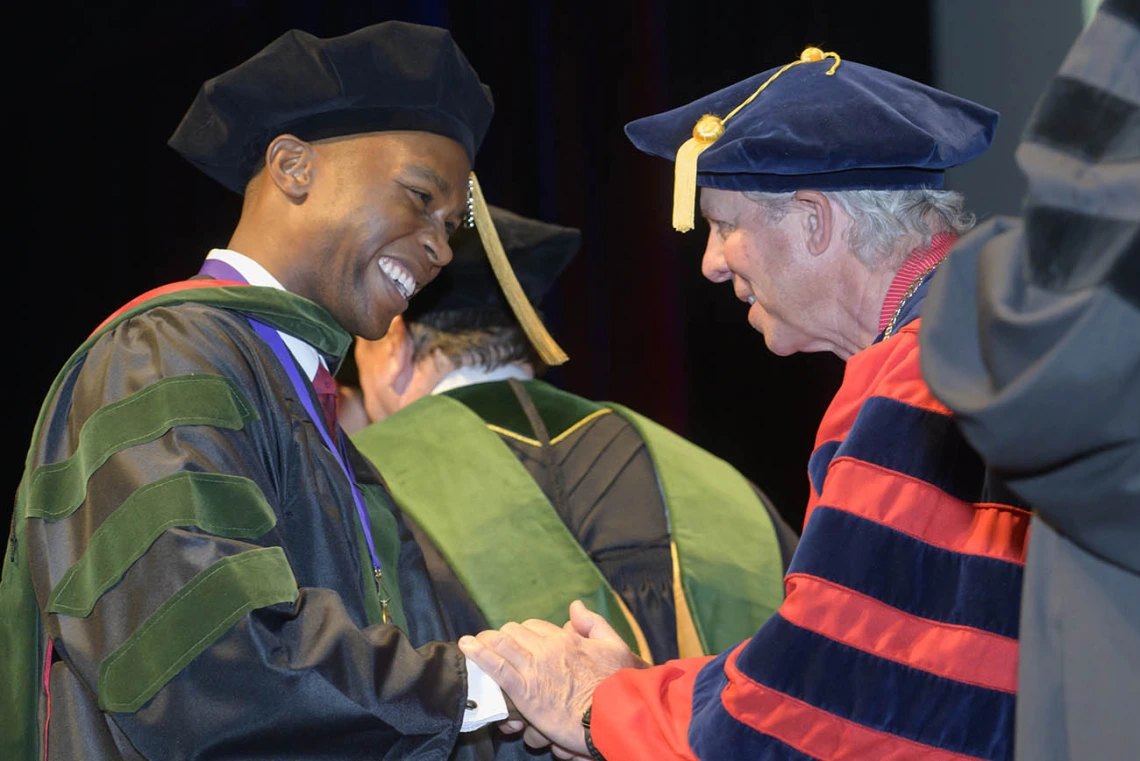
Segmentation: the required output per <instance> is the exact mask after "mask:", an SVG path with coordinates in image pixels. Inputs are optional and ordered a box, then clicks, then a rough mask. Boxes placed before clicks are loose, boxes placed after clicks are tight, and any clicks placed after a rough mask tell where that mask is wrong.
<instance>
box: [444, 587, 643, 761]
mask: <svg viewBox="0 0 1140 761" xmlns="http://www.w3.org/2000/svg"><path fill="white" fill-rule="evenodd" d="M459 649H460V650H462V651H463V653H464V655H466V656H467V657H468V658H470V659H471V660H473V661H475V663H477V664H479V667H480V668H482V669H483V670H484V671H485V672H487V674H489V675H490V676H491V678H492V679H494V680H495V681H496V682H497V683H498V684H499V686H500V687H502V689H503V692H505V693H506V694H507V695H508V696H509V697H510V699H511V700H512V701H513V702H514V704H515V706H516V707H517V708H518V709H519V711H521V712H522V715H523V716H524V717H525V718H526V720H527V721H528V722H529V723H530V725H531V726H530V727H527V729H526V731H525V733H524V735H523V738H524V740H525V741H526V743H527V745H530V746H532V747H543V746H545V745H547V744H550V743H553V744H554V746H555V752H556V755H558V756H559V757H562V758H565V757H567V755H569V754H577V755H582V756H587V755H588V751H587V750H586V742H585V733H584V731H583V729H582V714H583V713H585V711H586V709H587V708H588V707H589V706H590V701H591V699H592V698H593V694H594V688H595V687H597V686H598V684H600V683H601V682H602V680H603V679H605V678H606V677H608V676H609V675H611V674H613V673H614V672H616V671H618V670H620V669H623V668H644V667H645V666H647V665H648V664H646V663H645V662H644V661H642V660H641V659H640V658H638V657H637V656H636V655H635V654H634V653H633V651H632V650H630V649H629V648H628V647H627V646H626V644H625V642H623V641H622V639H621V637H619V636H618V634H617V632H615V631H614V630H613V628H612V627H611V626H610V625H609V623H607V622H606V620H605V619H604V618H603V617H601V616H599V615H598V614H596V613H591V612H590V611H589V610H588V609H587V608H586V606H585V605H583V604H582V603H581V602H580V601H575V602H574V603H573V604H572V605H571V606H570V622H569V623H568V624H567V626H566V627H558V626H555V625H554V624H552V623H549V622H547V621H538V620H530V621H526V622H524V623H522V624H515V623H509V624H507V625H505V626H504V627H503V628H502V629H501V630H499V631H493V630H492V631H485V632H482V633H481V634H479V636H478V637H463V638H462V639H460V640H459ZM515 726H517V725H515Z"/></svg>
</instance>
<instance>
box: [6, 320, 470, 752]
mask: <svg viewBox="0 0 1140 761" xmlns="http://www.w3.org/2000/svg"><path fill="white" fill-rule="evenodd" d="M195 373H211V374H215V375H221V376H224V377H227V378H229V379H231V380H233V381H234V382H235V383H236V385H237V387H238V388H240V389H241V392H242V393H243V394H244V396H245V398H246V400H247V401H248V402H249V404H250V405H251V406H252V408H253V409H254V410H255V411H256V413H257V419H255V420H252V421H251V422H249V423H247V424H246V425H245V427H244V428H242V429H241V430H228V429H224V428H220V427H213V426H209V425H180V424H178V423H177V421H173V422H174V424H173V426H172V427H170V429H169V430H167V431H166V432H165V433H164V434H162V435H161V436H159V437H157V438H155V439H153V440H150V441H145V442H142V443H139V444H136V445H134V446H130V447H127V448H126V449H123V450H121V451H118V452H116V453H114V454H112V455H111V456H110V457H109V459H107V461H106V462H105V463H104V464H103V465H102V466H100V467H99V468H98V469H96V470H95V471H94V472H93V473H92V474H91V476H90V478H89V479H88V482H87V486H86V489H87V491H86V498H85V499H84V501H83V503H82V505H81V506H80V508H79V509H78V510H77V511H76V512H75V513H74V514H73V515H71V516H70V517H68V518H66V519H63V520H59V521H54V522H52V521H43V520H38V519H32V520H30V521H29V530H28V545H29V546H28V549H27V552H28V553H29V558H30V565H31V570H32V576H33V584H34V587H35V591H36V597H37V600H38V602H39V606H40V610H41V620H42V621H43V625H44V627H45V630H46V632H47V634H48V636H50V637H51V638H52V640H53V642H54V644H55V648H56V653H57V658H56V662H55V664H54V665H53V666H52V669H51V686H52V692H53V710H52V715H51V722H50V730H49V756H50V757H51V758H59V759H64V758H69V759H70V758H74V759H78V758H116V757H122V758H149V759H170V760H174V759H239V758H240V759H258V758H265V759H269V758H273V759H301V758H305V759H322V758H327V759H334V758H336V759H355V758H360V759H365V758H367V759H395V758H424V759H441V760H442V759H446V758H447V757H448V756H449V754H451V752H452V750H453V746H454V745H455V743H456V739H457V735H458V729H459V719H460V717H461V715H462V713H463V705H464V701H465V698H466V670H465V666H464V658H463V656H462V654H461V653H460V652H459V651H458V649H457V648H455V647H454V645H452V644H445V643H441V642H430V641H429V639H431V638H434V637H436V636H438V635H441V634H443V633H444V629H443V625H442V623H441V621H440V617H439V613H438V610H437V609H436V602H435V599H434V595H433V594H432V593H431V589H430V584H429V583H428V581H427V577H426V575H425V573H424V570H423V563H422V558H421V557H420V555H419V551H418V549H416V548H415V547H414V545H411V544H410V543H405V545H404V547H403V549H402V550H401V552H400V562H399V567H400V575H401V580H400V590H401V593H402V597H403V606H404V608H405V610H406V611H407V619H408V628H409V629H410V630H412V634H413V636H414V637H415V640H416V642H417V644H418V645H419V646H418V647H416V646H414V645H413V642H412V641H410V640H409V637H408V636H407V634H406V633H405V632H402V631H401V630H400V629H398V628H397V627H396V626H392V625H369V624H368V620H367V614H366V604H365V597H364V596H365V595H366V594H372V593H374V592H373V590H370V589H368V588H366V587H365V585H364V584H363V583H362V582H363V579H364V578H366V577H365V576H364V575H363V571H364V569H363V568H362V566H361V560H360V557H361V554H360V548H359V547H358V546H357V539H356V533H355V532H356V531H357V528H356V523H355V522H356V521H357V516H356V514H355V510H354V506H353V500H352V496H351V492H350V489H349V486H348V483H347V481H346V479H345V478H344V475H343V473H342V472H341V471H340V469H339V466H338V464H337V463H336V461H335V459H334V458H333V457H332V455H331V453H329V452H328V451H327V449H326V448H325V447H324V445H323V443H322V442H321V440H320V437H319V433H318V431H317V429H316V428H315V427H314V425H313V424H312V422H311V421H310V420H308V418H307V416H306V415H305V413H304V411H303V408H302V407H301V406H300V404H299V402H298V400H297V399H296V398H295V393H294V391H293V389H292V387H291V386H290V384H289V381H288V378H287V376H286V375H285V374H284V372H283V371H282V369H281V368H280V366H279V365H278V364H277V362H276V359H275V358H274V357H273V355H272V354H271V353H269V352H268V351H267V349H266V347H265V346H264V345H263V344H262V343H261V342H260V340H259V339H258V338H257V337H256V335H255V334H254V333H253V332H252V330H251V329H250V328H249V326H248V323H246V322H245V319H244V318H243V317H241V316H240V315H237V314H233V313H230V312H226V311H224V310H219V309H214V308H210V307H205V306H198V305H190V304H185V305H181V306H177V307H168V308H158V309H154V310H151V311H149V312H147V313H145V314H143V315H140V316H137V317H134V318H132V319H130V320H128V321H126V322H124V323H122V324H121V325H119V326H118V327H117V328H115V329H114V330H112V331H111V332H109V333H108V334H106V335H105V336H103V337H102V338H101V339H100V340H99V341H98V342H97V343H96V344H95V345H94V346H93V348H92V350H91V351H90V352H89V354H88V355H87V357H86V359H85V361H84V362H83V363H82V364H81V365H79V366H78V367H76V368H74V369H73V370H72V371H71V373H70V375H69V376H68V377H67V378H66V379H65V380H64V383H63V385H62V386H61V389H60V391H59V393H58V394H57V395H56V397H55V398H54V399H52V400H50V402H49V409H48V412H47V417H46V420H45V423H44V427H43V429H42V432H43V433H42V435H41V437H40V440H39V443H38V446H37V448H36V451H35V452H34V457H35V464H37V465H38V464H42V463H51V462H59V461H62V460H64V459H66V458H67V457H68V456H70V455H71V454H72V453H73V452H74V451H75V448H76V446H77V442H78V435H79V432H80V430H81V428H82V425H83V423H84V422H85V421H86V420H88V419H89V418H90V417H91V416H92V415H93V414H94V413H95V412H96V411H98V410H100V409H102V408H104V407H106V406H107V405H108V404H111V403H114V402H116V401H119V400H122V399H124V398H126V397H127V396H129V395H130V394H132V393H134V392H136V391H138V390H139V389H142V388H144V387H147V386H148V385H150V384H153V383H155V382H157V381H159V380H160V379H163V378H168V377H172V376H179V375H189V374H195ZM354 459H355V458H354ZM179 471H200V472H207V473H225V474H233V475H239V476H244V477H246V478H249V479H251V480H252V481H253V482H254V483H255V484H256V485H257V487H258V488H259V489H260V491H261V492H262V494H263V495H264V497H265V499H266V501H267V502H268V504H269V505H270V506H271V508H272V510H273V512H274V514H275V516H276V525H275V526H274V527H273V528H271V529H270V530H269V531H268V532H267V533H265V534H264V535H262V536H260V537H258V538H255V539H232V538H226V537H223V536H217V535H212V534H210V533H208V532H206V531H203V530H200V529H197V528H184V527H183V528H179V527H172V528H169V529H167V530H166V531H164V532H163V533H162V534H161V535H160V536H159V537H158V539H157V540H155V541H154V542H153V544H151V545H150V547H149V549H148V550H147V551H146V552H145V554H143V555H142V556H141V557H140V558H139V559H138V560H136V561H135V562H134V563H133V564H132V565H131V566H130V567H129V568H128V570H127V571H126V573H125V574H124V575H123V577H122V579H121V580H120V581H118V583H117V584H115V585H114V586H112V587H111V588H110V589H108V590H107V591H106V592H105V593H104V594H102V596H101V597H100V598H99V599H98V602H97V603H96V604H95V606H94V608H93V610H92V611H91V613H90V615H88V616H86V617H79V616H69V615H63V614H43V613H42V611H43V610H44V606H45V602H46V600H47V598H48V595H49V594H50V592H51V590H52V589H53V587H54V586H55V585H56V584H58V583H59V581H60V578H61V576H62V574H63V573H64V572H65V571H66V570H67V569H68V568H69V567H70V566H71V565H72V564H73V563H75V562H76V560H78V559H79V557H80V556H81V554H82V553H83V551H84V549H85V547H87V545H88V542H89V540H90V539H91V536H92V534H93V532H94V531H95V530H97V529H98V527H99V526H100V525H101V524H102V523H103V521H105V520H106V519H107V518H108V516H109V515H111V514H112V513H113V512H114V511H115V510H116V508H117V507H119V506H120V505H121V504H122V503H123V502H124V500H125V499H127V497H129V496H130V495H131V494H133V493H134V492H136V491H137V490H138V489H139V488H140V487H143V486H145V485H147V484H150V483H153V482H155V481H156V480H158V479H160V478H163V477H165V476H168V475H171V474H173V473H177V472H179ZM359 475H360V478H361V480H368V479H373V480H376V479H377V477H376V475H375V474H374V473H361V474H359ZM258 547H279V548H281V549H282V550H283V551H284V554H285V556H286V558H287V559H288V561H289V566H290V568H291V570H292V573H293V576H294V578H295V580H296V583H297V586H298V588H299V595H298V596H297V598H296V600H295V602H292V603H279V604H274V605H270V606H268V607H262V608H257V609H254V610H251V611H249V612H248V613H246V614H245V615H243V616H241V617H240V618H239V619H238V620H237V621H236V623H234V624H233V625H232V626H230V627H229V628H228V629H227V630H225V631H224V632H221V633H219V634H218V635H217V636H216V639H214V640H213V641H212V643H211V644H210V645H209V646H208V647H206V649H205V650H204V651H202V652H201V653H200V654H199V655H197V656H196V657H194V658H193V660H191V661H190V662H189V663H187V664H185V665H184V666H183V667H181V669H179V670H178V671H177V673H174V674H173V675H172V676H171V677H170V678H169V681H167V682H166V683H165V684H164V686H162V687H161V689H159V690H158V692H157V693H156V694H155V695H154V696H153V697H152V698H151V699H150V700H149V701H147V702H146V703H145V704H143V705H142V706H141V708H139V709H138V710H137V711H134V712H119V713H116V712H104V711H101V710H99V709H98V707H97V700H98V687H97V685H98V678H99V677H98V674H99V668H100V664H101V662H102V661H103V659H104V658H105V657H106V656H107V654H108V653H110V652H111V651H112V650H113V649H114V648H116V647H117V646H119V645H120V644H121V643H123V642H124V641H125V640H126V639H127V638H128V637H129V636H130V635H131V634H132V633H133V632H135V631H136V629H137V628H138V627H139V626H140V625H141V624H142V623H143V622H144V621H146V620H147V618H148V616H150V615H151V614H152V613H153V612H154V611H155V610H156V609H157V608H158V606H159V605H161V604H162V603H163V602H164V601H165V600H166V599H167V598H168V597H170V596H171V595H172V594H174V593H175V592H177V591H178V590H179V589H181V588H182V587H183V586H184V585H185V584H186V583H187V582H188V581H189V580H190V579H192V578H194V577H195V575H196V574H198V573H199V572H201V571H203V569H206V568H207V567H209V566H211V565H212V564H213V563H215V562H216V561H218V560H220V559H222V558H226V557H228V556H232V555H236V554H238V553H241V552H245V551H248V550H251V549H256V548H258Z"/></svg>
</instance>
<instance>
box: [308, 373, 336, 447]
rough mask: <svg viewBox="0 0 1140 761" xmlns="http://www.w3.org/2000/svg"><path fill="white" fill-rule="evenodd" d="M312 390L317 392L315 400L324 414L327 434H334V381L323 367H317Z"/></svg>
mask: <svg viewBox="0 0 1140 761" xmlns="http://www.w3.org/2000/svg"><path fill="white" fill-rule="evenodd" d="M313 390H314V391H316V392H317V400H318V401H319V402H320V403H321V409H322V410H323V411H324V413H325V422H326V423H328V426H329V433H330V434H335V433H336V403H337V392H336V381H334V380H333V377H332V373H330V372H329V371H328V370H327V369H325V366H324V365H317V375H316V377H315V378H313Z"/></svg>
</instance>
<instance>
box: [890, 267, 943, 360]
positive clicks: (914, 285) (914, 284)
mask: <svg viewBox="0 0 1140 761" xmlns="http://www.w3.org/2000/svg"><path fill="white" fill-rule="evenodd" d="M939 264H942V260H941V259H940V260H938V261H936V262H935V263H934V264H932V265H930V266H929V267H927V268H926V269H924V270H923V271H922V272H920V273H919V275H918V277H916V278H915V279H914V280H911V281H910V285H908V286H907V287H906V290H905V291H903V295H902V298H900V299H899V305H898V306H897V307H895V313H894V314H892V315H891V320H890V322H888V323H887V329H886V330H884V331H883V340H884V341H885V340H887V339H888V338H890V337H891V333H893V332H894V331H895V322H896V321H897V320H898V318H899V315H900V314H902V308H903V306H904V305H905V304H906V301H907V299H909V298H910V297H911V296H913V295H914V292H915V291H917V290H918V287H919V286H920V285H922V281H923V280H925V279H926V276H927V275H929V274H930V273H931V272H934V270H936V269H938V265H939Z"/></svg>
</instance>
